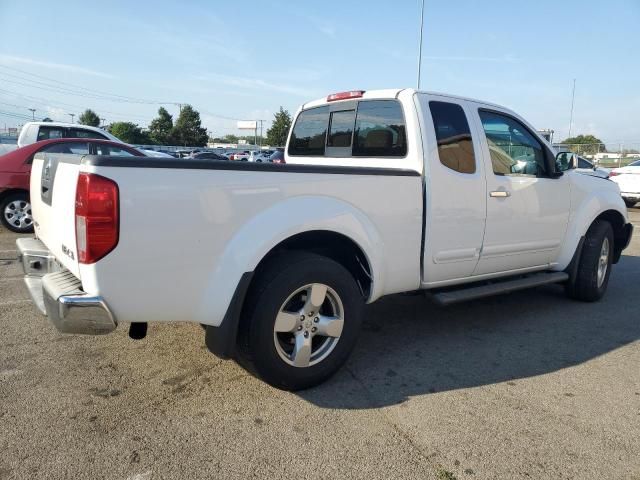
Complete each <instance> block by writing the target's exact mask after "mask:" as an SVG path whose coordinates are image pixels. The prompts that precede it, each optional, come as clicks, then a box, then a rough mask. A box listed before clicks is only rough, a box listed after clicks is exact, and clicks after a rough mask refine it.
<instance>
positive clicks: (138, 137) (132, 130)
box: [107, 122, 151, 145]
mask: <svg viewBox="0 0 640 480" xmlns="http://www.w3.org/2000/svg"><path fill="white" fill-rule="evenodd" d="M107 130H108V131H109V133H110V134H111V135H114V136H115V137H118V138H119V139H120V140H121V141H123V142H124V143H136V144H138V145H149V144H150V143H151V139H150V138H149V134H148V133H147V132H145V131H143V130H142V129H141V128H140V127H139V126H138V125H136V124H135V123H131V122H113V123H112V124H111V125H109V128H107Z"/></svg>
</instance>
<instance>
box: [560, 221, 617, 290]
mask: <svg viewBox="0 0 640 480" xmlns="http://www.w3.org/2000/svg"><path fill="white" fill-rule="evenodd" d="M613 248H614V244H613V229H612V228H611V224H610V223H609V222H606V221H604V220H596V221H595V222H593V224H592V225H591V226H590V227H589V230H588V231H587V234H586V235H585V239H584V244H583V246H582V253H581V254H580V260H579V263H578V268H577V269H576V273H575V278H571V279H570V280H569V282H568V284H567V294H568V295H569V296H570V297H571V298H575V299H577V300H582V301H584V302H595V301H596V300H600V299H601V298H602V296H603V295H604V293H605V292H606V290H607V285H608V284H609V276H610V274H611V263H612V260H613Z"/></svg>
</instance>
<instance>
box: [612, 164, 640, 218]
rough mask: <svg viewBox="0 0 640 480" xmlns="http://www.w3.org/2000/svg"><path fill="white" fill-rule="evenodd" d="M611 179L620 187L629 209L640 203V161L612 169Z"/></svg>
mask: <svg viewBox="0 0 640 480" xmlns="http://www.w3.org/2000/svg"><path fill="white" fill-rule="evenodd" d="M609 178H610V179H611V180H613V181H614V182H616V183H617V184H618V187H620V195H622V199H623V200H624V203H625V204H626V205H627V207H628V208H631V207H634V206H635V205H636V203H638V202H639V201H640V160H637V161H635V162H632V163H630V164H629V165H627V166H626V167H620V168H614V169H612V170H611V172H610V173H609Z"/></svg>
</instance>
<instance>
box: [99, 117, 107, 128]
mask: <svg viewBox="0 0 640 480" xmlns="http://www.w3.org/2000/svg"><path fill="white" fill-rule="evenodd" d="M105 120H106V118H101V119H100V121H101V122H102V127H101V128H104V122H105Z"/></svg>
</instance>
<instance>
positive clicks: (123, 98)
mask: <svg viewBox="0 0 640 480" xmlns="http://www.w3.org/2000/svg"><path fill="white" fill-rule="evenodd" d="M0 68H3V69H5V70H11V71H14V72H18V73H21V74H23V75H29V76H32V77H36V78H40V79H43V80H46V81H47V82H53V83H57V84H60V85H63V86H66V87H72V88H74V89H79V90H84V91H85V92H87V93H91V94H94V95H100V96H107V97H117V98H119V99H121V101H128V102H130V103H151V104H159V105H177V102H165V101H159V100H148V99H142V98H136V97H129V96H126V95H119V94H117V93H109V92H104V91H100V90H95V89H91V88H86V87H81V86H80V85H75V84H73V83H68V82H63V81H60V80H56V79H53V78H50V77H45V76H44V75H37V74H35V73H31V72H27V71H25V70H20V69H18V68H14V67H8V66H6V65H1V64H0ZM4 75H11V74H8V73H4ZM11 76H13V77H17V76H16V75H11ZM18 78H19V77H18ZM31 81H34V82H35V81H36V80H31ZM39 83H44V82H39ZM54 86H55V85H54ZM58 88H62V87H58Z"/></svg>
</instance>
